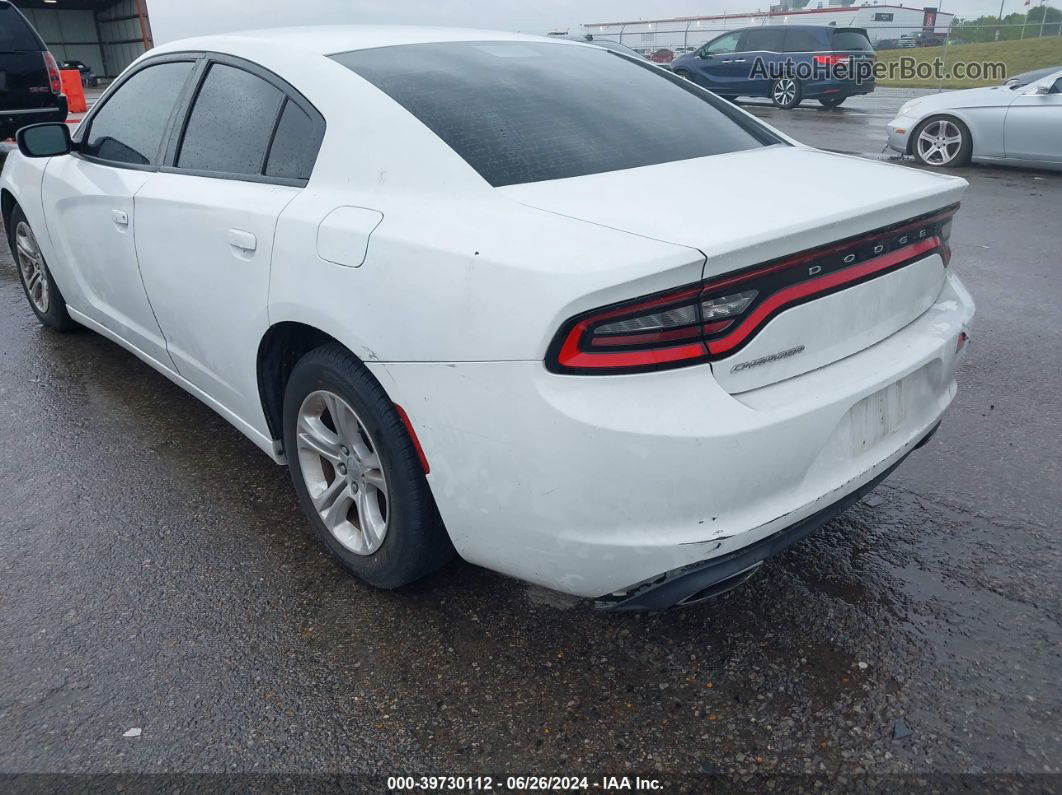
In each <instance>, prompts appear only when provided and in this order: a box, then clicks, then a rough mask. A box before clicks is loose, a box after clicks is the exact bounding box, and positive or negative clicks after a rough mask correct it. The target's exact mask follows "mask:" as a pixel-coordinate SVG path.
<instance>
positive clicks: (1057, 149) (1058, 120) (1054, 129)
mask: <svg viewBox="0 0 1062 795" xmlns="http://www.w3.org/2000/svg"><path fill="white" fill-rule="evenodd" d="M1060 92H1062V77H1060V78H1058V79H1056V80H1055V84H1054V86H1053V88H1052V92H1051V93H1050V94H1023V95H1022V96H1020V97H1018V98H1017V99H1015V100H1014V102H1012V103H1011V105H1010V107H1009V108H1008V109H1007V119H1006V121H1005V122H1004V125H1003V146H1004V147H1005V148H1006V152H1007V157H1008V158H1014V159H1016V160H1035V161H1037V162H1039V163H1062V93H1060Z"/></svg>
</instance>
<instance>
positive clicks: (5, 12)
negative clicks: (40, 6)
mask: <svg viewBox="0 0 1062 795" xmlns="http://www.w3.org/2000/svg"><path fill="white" fill-rule="evenodd" d="M43 49H44V47H43V46H42V44H41V40H40V39H39V38H38V37H37V34H36V33H34V32H33V28H31V27H30V25H29V23H28V22H27V21H26V18H25V17H23V16H22V14H20V13H19V10H18V9H17V8H15V7H14V6H12V5H10V4H8V3H0V52H41V51H42V50H43Z"/></svg>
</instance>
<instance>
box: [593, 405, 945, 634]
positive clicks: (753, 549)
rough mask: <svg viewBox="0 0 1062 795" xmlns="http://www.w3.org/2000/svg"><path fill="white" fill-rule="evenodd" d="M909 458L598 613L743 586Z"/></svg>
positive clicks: (605, 602) (699, 598)
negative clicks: (832, 499) (766, 533)
mask: <svg viewBox="0 0 1062 795" xmlns="http://www.w3.org/2000/svg"><path fill="white" fill-rule="evenodd" d="M939 427H940V424H939V423H938V424H937V425H934V426H933V428H932V429H931V430H930V431H929V433H927V434H926V435H925V436H924V437H923V438H922V440H921V441H920V442H919V443H918V444H917V445H916V446H915V447H916V448H917V447H921V446H922V445H924V444H925V443H926V442H928V441H929V440H930V438H931V437H932V436H933V434H935V433H936V432H937V429H938V428H939ZM908 455H910V452H908V453H906V454H904V456H903V457H902V458H900V460H899V461H897V462H896V463H894V464H892V466H890V467H889V468H888V469H886V470H885V471H884V472H882V473H881V474H880V475H878V476H877V477H875V478H874V479H873V480H871V481H869V482H868V483H865V484H864V485H862V486H860V487H859V488H858V489H856V490H855V491H853V492H850V493H848V494H846V495H845V496H844V497H842V498H841V499H839V500H837V501H836V502H834V503H832V504H830V505H827V506H826V507H825V508H823V509H821V510H819V511H818V512H816V513H813V514H812V515H811V516H809V517H807V518H806V519H802V520H801V521H799V522H796V523H795V524H793V525H791V526H789V527H786V528H784V529H782V530H779V531H778V532H777V533H774V534H773V535H770V536H767V537H766V538H762V539H760V540H759V541H757V542H755V543H754V544H749V545H748V546H747V547H743V548H742V549H738V550H735V551H734V552H731V553H730V554H728V555H722V556H720V557H717V558H711V559H709V560H706V561H704V562H703V563H692V564H690V565H689V566H684V567H682V568H681V569H677V570H675V571H669V572H667V573H665V574H662V575H660V576H659V577H657V578H655V579H653V580H650V581H649V582H646V583H643V584H642V585H640V586H637V587H635V588H632V589H631V590H630V591H627V592H624V593H621V594H613V595H611V596H610V597H608V598H605V599H601V600H599V601H598V603H597V607H600V608H602V609H605V610H610V611H613V612H617V613H634V612H645V611H656V610H668V609H670V608H672V607H688V606H690V605H694V604H697V603H699V602H703V601H706V600H708V599H712V598H714V597H716V596H720V595H721V594H724V593H726V592H727V591H729V590H731V589H732V588H735V587H737V586H738V585H741V584H742V583H743V582H745V581H746V580H747V579H748V578H749V577H751V576H752V575H753V574H755V573H756V571H758V570H759V568H760V566H762V565H763V564H764V563H766V562H767V561H768V560H770V559H771V558H773V557H774V556H775V555H779V554H781V553H782V552H784V551H785V550H787V549H789V547H791V546H793V545H794V544H796V543H798V542H800V541H803V540H804V539H805V538H807V537H808V536H809V535H811V534H812V533H814V532H815V531H816V530H818V529H819V528H820V527H822V526H823V525H824V524H826V523H827V522H831V521H833V520H834V519H836V518H837V517H838V516H840V515H841V514H842V513H844V512H845V511H846V510H848V508H850V507H851V506H853V505H855V504H856V503H857V502H859V500H861V499H862V498H863V497H864V496H866V495H867V494H868V493H869V492H871V491H873V490H874V488H876V487H877V486H878V484H879V483H881V482H882V481H883V480H885V478H887V477H888V476H889V475H890V474H892V472H893V470H895V469H896V468H897V467H898V466H899V465H900V464H902V463H903V461H904V459H906V458H907V456H908Z"/></svg>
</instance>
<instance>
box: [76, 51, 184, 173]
mask: <svg viewBox="0 0 1062 795" xmlns="http://www.w3.org/2000/svg"><path fill="white" fill-rule="evenodd" d="M193 66H194V64H193V63H192V62H191V61H175V62H171V63H161V64H157V65H155V66H148V67H146V68H144V69H141V70H140V71H139V72H137V73H136V74H134V75H133V76H132V77H130V78H129V79H128V80H126V81H125V82H124V83H122V85H120V86H118V88H117V89H116V90H115V92H114V93H113V94H111V95H110V96H109V97H108V98H107V101H106V104H104V105H103V106H102V107H101V108H100V109H99V111H98V112H97V113H96V115H95V116H93V118H92V123H91V124H92V126H91V127H89V130H88V134H87V136H86V137H85V140H84V143H83V145H82V149H81V151H82V153H83V154H85V155H88V156H89V157H96V158H99V159H101V160H109V161H111V162H114V163H130V164H133V165H138V166H146V165H150V164H152V163H154V162H155V161H156V158H157V156H158V153H159V147H160V145H161V144H162V137H163V135H165V134H166V127H167V124H168V122H169V119H170V114H171V113H173V108H174V106H175V105H176V104H177V99H178V98H179V97H180V95H181V89H183V88H184V83H185V81H186V80H187V79H188V75H189V73H191V71H192V67H193Z"/></svg>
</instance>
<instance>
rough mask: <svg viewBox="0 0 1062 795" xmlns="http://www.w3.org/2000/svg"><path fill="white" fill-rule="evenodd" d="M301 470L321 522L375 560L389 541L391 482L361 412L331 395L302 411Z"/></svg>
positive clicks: (318, 395)
mask: <svg viewBox="0 0 1062 795" xmlns="http://www.w3.org/2000/svg"><path fill="white" fill-rule="evenodd" d="M296 440H297V446H298V455H299V469H300V470H301V472H302V477H303V480H304V482H305V484H306V490H307V491H308V492H309V494H310V499H311V500H312V501H313V507H314V509H315V510H316V511H317V514H318V516H320V517H321V521H322V522H324V524H325V527H327V528H328V531H329V532H330V533H332V535H333V536H335V538H336V540H337V541H338V542H339V543H340V544H342V545H343V546H344V547H346V548H347V549H349V550H350V551H351V552H353V553H354V554H356V555H371V554H373V553H374V552H376V550H378V549H379V548H380V546H381V545H382V544H383V542H384V539H385V538H386V536H387V527H388V516H389V513H390V511H389V504H388V492H387V478H386V476H385V475H384V471H383V466H382V462H381V461H380V454H379V451H378V448H377V446H376V443H375V441H374V440H373V438H372V436H371V435H370V433H369V431H368V429H366V427H365V424H364V423H363V422H362V421H361V419H360V418H359V417H358V415H357V412H355V411H354V409H352V408H351V407H350V404H348V403H347V402H346V401H345V400H343V398H341V397H339V395H336V394H335V393H333V392H329V391H327V390H318V391H316V392H311V393H310V394H309V395H307V396H306V399H305V400H303V401H302V405H301V406H300V407H299V415H298V425H297V427H296Z"/></svg>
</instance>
